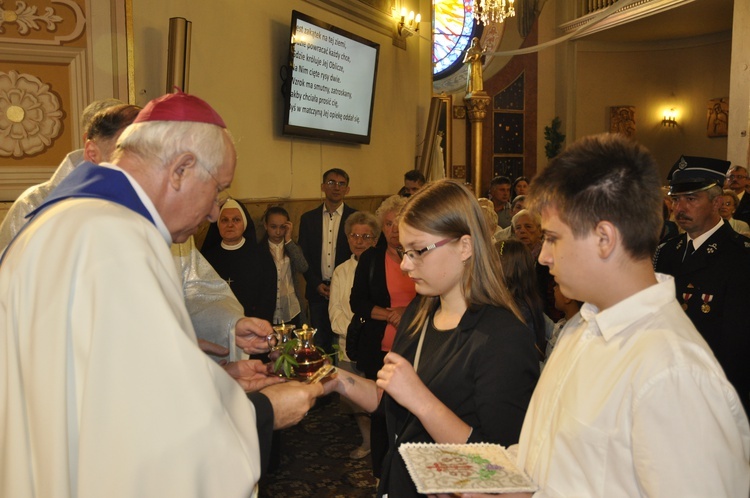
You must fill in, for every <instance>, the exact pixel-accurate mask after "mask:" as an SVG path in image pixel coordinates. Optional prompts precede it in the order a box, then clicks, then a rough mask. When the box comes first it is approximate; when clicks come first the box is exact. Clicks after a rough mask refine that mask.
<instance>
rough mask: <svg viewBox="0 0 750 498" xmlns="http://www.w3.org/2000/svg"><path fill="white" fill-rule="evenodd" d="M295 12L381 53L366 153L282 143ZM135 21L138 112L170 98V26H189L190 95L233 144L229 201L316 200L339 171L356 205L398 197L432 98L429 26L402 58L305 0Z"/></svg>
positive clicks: (203, 5) (159, 12) (150, 7)
mask: <svg viewBox="0 0 750 498" xmlns="http://www.w3.org/2000/svg"><path fill="white" fill-rule="evenodd" d="M422 3H423V4H425V5H424V8H423V11H424V12H425V13H427V12H429V2H422ZM292 10H298V11H300V12H303V13H305V14H308V15H311V16H313V17H315V18H317V19H320V20H322V21H325V22H328V23H330V24H333V25H335V26H337V27H340V28H342V29H345V30H347V31H350V32H352V33H354V34H357V35H359V36H362V37H364V38H366V39H369V40H372V41H374V42H377V43H379V44H380V56H379V63H378V75H377V83H376V88H375V104H374V111H373V120H372V141H371V143H370V144H369V145H348V144H339V143H333V142H322V141H316V140H308V139H302V138H291V137H287V136H282V134H281V129H282V118H283V99H282V95H281V92H280V87H281V78H280V76H279V71H280V68H281V67H282V66H283V65H285V64H286V63H287V59H288V52H289V24H290V20H291V15H292ZM133 13H134V15H133V25H134V39H135V65H136V72H135V81H136V93H137V100H138V101H137V103H138V104H139V105H144V104H145V103H146V102H148V101H149V100H150V99H152V98H154V97H157V96H159V95H161V94H163V93H164V91H165V84H166V83H165V82H166V58H167V54H166V47H167V25H168V19H169V18H170V17H184V18H186V19H188V20H189V21H191V22H192V23H193V25H192V57H191V72H190V81H189V91H190V92H191V93H194V94H196V95H198V96H200V97H202V98H205V99H206V100H207V101H208V102H210V103H211V104H212V105H214V106H215V107H216V109H217V110H218V111H219V113H220V114H221V115H222V116H223V118H224V120H225V121H226V123H227V125H228V127H229V129H230V130H231V131H232V133H233V135H234V138H235V140H236V144H237V152H238V166H237V172H236V173H235V179H234V183H233V185H232V188H231V193H232V195H233V196H235V197H237V198H239V199H245V200H250V199H254V200H267V201H274V200H280V199H320V198H321V196H322V194H321V192H320V183H321V177H322V173H323V172H324V171H326V170H328V169H330V168H333V167H340V168H343V169H345V170H346V171H347V172H348V173H349V175H350V177H351V182H350V184H351V192H350V195H352V196H361V195H381V194H387V193H395V192H397V191H398V189H399V188H400V187H401V185H402V184H403V173H404V172H405V171H407V170H409V169H412V168H413V167H414V165H415V160H416V158H415V156H416V151H417V150H418V145H419V143H420V141H421V140H420V134H422V133H424V132H423V129H424V124H425V123H424V119H423V116H425V115H426V111H425V110H424V109H425V108H427V109H428V108H429V98H430V96H431V78H430V75H431V72H430V60H431V57H430V55H429V54H430V50H431V42H430V40H429V22H427V23H423V26H424V28H425V29H424V34H420V35H421V36H412V37H410V38H408V39H407V40H406V45H407V48H406V50H403V49H401V48H398V47H396V46H394V45H393V44H392V38H391V37H389V36H387V35H384V34H381V33H379V32H377V31H375V30H373V29H369V28H367V27H366V26H363V25H362V24H359V23H356V22H353V21H350V20H349V19H347V18H344V17H342V16H341V15H338V14H336V13H335V12H331V11H329V10H326V9H322V8H320V7H317V6H315V5H312V4H311V3H308V2H303V1H299V0H296V1H293V0H277V1H274V2H253V3H246V2H236V1H231V0H218V1H216V2H196V1H191V0H168V1H164V2H149V1H145V0H133ZM428 19H429V17H428ZM420 61H422V62H420ZM421 66H426V70H425V68H422V67H421Z"/></svg>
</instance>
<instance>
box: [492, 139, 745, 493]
mask: <svg viewBox="0 0 750 498" xmlns="http://www.w3.org/2000/svg"><path fill="white" fill-rule="evenodd" d="M659 184H660V182H659V175H658V169H657V166H656V163H655V161H654V159H653V157H652V156H651V155H650V153H649V152H648V151H647V150H646V149H645V148H643V147H641V146H640V145H638V144H637V143H635V142H633V141H630V140H628V139H626V138H624V137H621V136H619V135H616V134H613V135H609V134H605V135H598V136H593V137H587V138H584V139H582V140H580V141H578V142H576V143H574V144H573V145H572V146H570V147H569V148H568V149H567V150H566V151H565V152H563V153H562V154H561V155H559V156H558V157H557V158H555V159H554V160H553V161H552V162H551V163H550V165H549V166H548V167H547V168H546V169H545V170H544V171H543V172H542V173H541V174H540V175H539V176H537V177H536V178H535V179H534V183H533V184H532V185H531V188H530V193H529V203H530V205H531V207H532V209H534V210H537V211H538V212H540V213H541V216H542V230H543V232H544V237H545V240H544V246H543V248H542V251H541V254H540V255H539V262H540V263H542V264H544V265H547V266H548V267H549V268H550V273H551V274H552V275H553V276H554V277H555V280H556V281H557V283H558V284H559V285H560V290H561V291H562V293H563V294H565V295H566V296H568V297H570V298H573V299H577V300H580V301H583V302H584V303H585V304H584V305H583V307H582V308H581V311H580V313H579V314H578V315H576V316H575V317H574V318H573V319H571V320H570V321H569V322H568V323H567V325H566V327H565V328H564V329H563V331H562V333H561V335H560V339H559V340H558V342H557V345H556V346H555V349H554V352H553V354H552V355H551V356H550V358H549V360H548V361H547V364H546V366H545V368H544V371H543V373H542V376H541V378H540V379H539V383H538V384H537V387H536V390H535V391H534V395H533V397H532V399H531V403H530V405H529V408H528V411H527V413H526V418H525V420H524V424H523V429H522V431H521V437H520V441H519V445H518V463H519V465H520V466H521V467H523V468H524V470H525V471H526V472H527V473H528V474H529V475H530V476H531V478H532V479H533V480H534V482H535V483H536V484H537V485H538V486H539V487H540V489H539V491H538V492H537V494H535V495H534V496H535V497H562V496H601V497H610V496H628V497H636V496H736V497H747V496H748V491H749V490H750V466H749V465H748V458H749V455H750V427H749V426H748V421H747V417H746V415H745V413H744V410H743V409H742V404H741V403H740V400H739V398H738V396H737V392H736V391H735V390H734V388H733V387H732V385H731V384H730V383H729V382H728V381H727V378H726V376H725V375H724V372H723V371H722V369H721V367H720V366H719V364H718V363H717V361H716V358H715V357H714V355H713V353H712V352H711V350H710V349H709V347H708V346H707V345H706V342H705V341H704V340H703V338H702V337H701V335H700V334H699V333H698V332H697V331H696V329H695V327H694V326H693V324H692V323H691V321H690V320H689V319H688V317H687V316H686V315H685V313H684V312H683V310H682V309H681V307H680V305H679V303H678V302H677V300H676V299H675V287H674V280H673V279H672V277H669V276H666V275H661V274H658V275H657V274H655V273H654V271H653V267H652V265H651V258H652V256H653V254H654V251H655V250H656V246H657V242H658V240H659V233H660V230H661V226H662V222H663V220H662V215H661V210H662V207H661V206H662V196H661V193H660V190H659ZM633 199H638V202H633V201H632V200H633ZM504 496H505V495H504ZM519 496H530V495H528V494H527V495H523V494H521V495H519Z"/></svg>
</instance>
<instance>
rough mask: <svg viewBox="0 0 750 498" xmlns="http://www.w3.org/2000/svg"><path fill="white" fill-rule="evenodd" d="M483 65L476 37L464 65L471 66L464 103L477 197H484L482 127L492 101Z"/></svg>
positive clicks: (482, 55) (482, 53)
mask: <svg viewBox="0 0 750 498" xmlns="http://www.w3.org/2000/svg"><path fill="white" fill-rule="evenodd" d="M483 63H484V51H483V50H482V48H481V47H480V46H479V38H476V37H475V38H474V39H472V40H471V46H470V47H469V50H467V51H466V57H464V64H468V65H469V71H468V75H467V78H466V95H465V96H464V102H465V104H466V113H467V114H468V116H469V121H471V168H472V175H471V176H472V182H473V183H474V194H475V195H476V196H477V197H482V126H483V125H484V118H485V117H487V110H488V109H489V107H490V102H491V100H492V99H491V98H490V96H489V95H487V92H485V91H484V81H483V79H482V64H483Z"/></svg>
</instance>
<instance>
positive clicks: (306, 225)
mask: <svg viewBox="0 0 750 498" xmlns="http://www.w3.org/2000/svg"><path fill="white" fill-rule="evenodd" d="M355 211H356V209H354V208H351V207H349V206H347V205H346V204H344V214H343V216H342V217H341V224H340V225H339V233H338V234H337V237H336V258H335V264H334V267H336V266H338V265H340V264H341V263H343V262H344V261H346V260H347V259H349V258H350V257H351V255H352V252H351V251H350V250H349V242H348V241H347V240H346V231H345V230H344V224H345V223H346V219H347V218H348V217H349V215H350V214H352V213H353V212H355ZM298 244H299V246H300V247H301V248H302V252H303V253H304V255H305V259H306V260H307V264H308V268H307V271H306V272H305V298H307V301H308V302H320V301H323V300H324V298H323V296H321V295H320V294H318V292H317V288H318V286H319V285H320V284H321V283H322V282H323V275H322V274H321V272H320V262H321V260H322V257H323V254H322V245H323V204H321V205H320V206H318V207H316V208H315V209H313V210H311V211H308V212H306V213H304V214H303V215H302V216H301V217H300V220H299V242H298Z"/></svg>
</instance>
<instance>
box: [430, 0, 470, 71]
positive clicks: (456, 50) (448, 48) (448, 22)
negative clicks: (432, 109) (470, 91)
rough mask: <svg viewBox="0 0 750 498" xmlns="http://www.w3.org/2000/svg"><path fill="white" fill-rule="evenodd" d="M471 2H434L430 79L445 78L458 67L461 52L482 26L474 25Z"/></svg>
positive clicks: (437, 0)
mask: <svg viewBox="0 0 750 498" xmlns="http://www.w3.org/2000/svg"><path fill="white" fill-rule="evenodd" d="M473 3H474V2H473V0H435V2H434V4H433V5H434V11H433V16H434V17H433V24H432V25H433V31H432V40H433V41H432V62H433V68H432V77H433V80H439V79H441V78H445V77H446V76H449V75H450V74H452V73H454V72H456V71H457V70H458V69H459V68H461V66H462V64H463V59H464V53H465V52H466V49H467V48H468V47H469V44H470V43H471V39H472V38H473V37H475V36H481V34H482V30H481V27H480V26H479V25H478V24H477V23H475V22H474V10H473Z"/></svg>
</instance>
